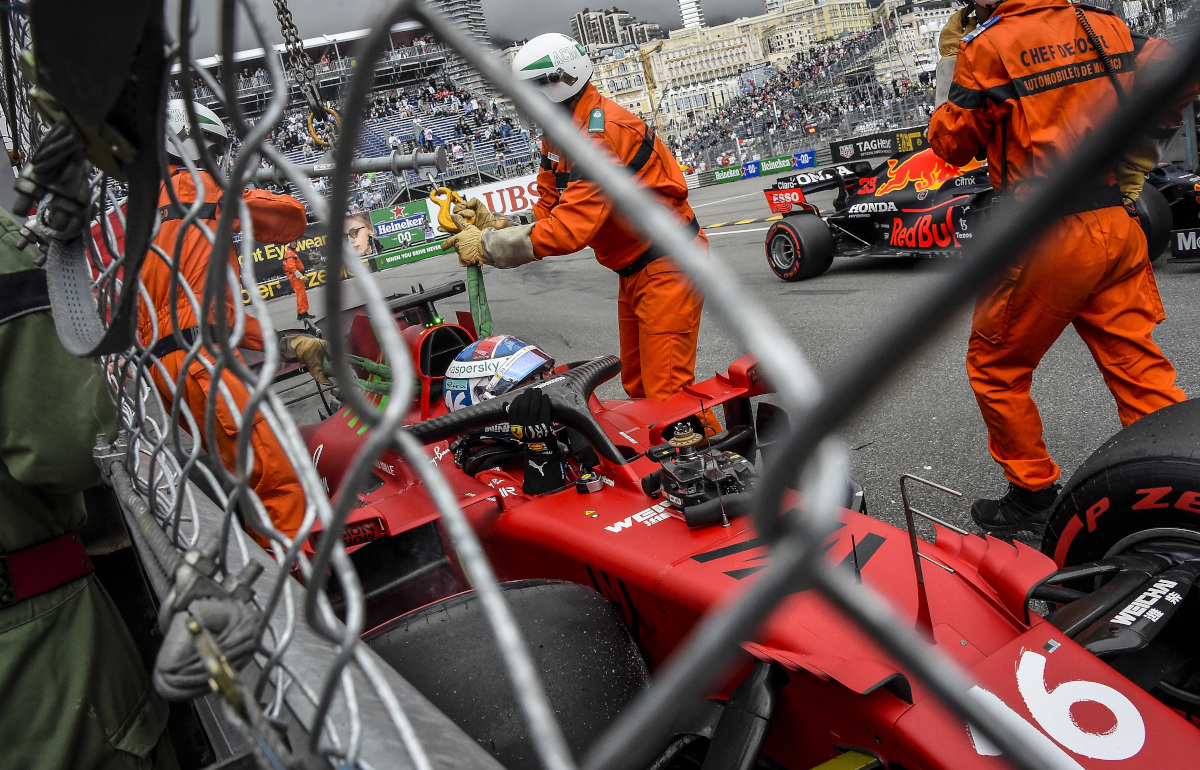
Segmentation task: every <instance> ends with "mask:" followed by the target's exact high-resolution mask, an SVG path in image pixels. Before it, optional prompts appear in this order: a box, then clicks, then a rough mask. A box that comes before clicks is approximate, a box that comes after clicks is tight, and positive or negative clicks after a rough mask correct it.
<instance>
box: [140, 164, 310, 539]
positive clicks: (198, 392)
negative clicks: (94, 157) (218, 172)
mask: <svg viewBox="0 0 1200 770" xmlns="http://www.w3.org/2000/svg"><path fill="white" fill-rule="evenodd" d="M201 177H202V181H203V182H204V200H205V201H206V202H207V203H211V204H216V203H217V202H218V201H219V200H220V198H221V189H220V188H219V187H217V185H216V182H215V181H214V180H213V179H212V177H211V176H209V175H208V173H207V172H201ZM170 184H171V185H172V186H173V187H174V188H175V193H176V195H177V196H178V197H179V200H180V201H181V202H183V203H184V204H185V205H187V204H188V203H192V202H194V201H195V200H196V186H195V182H194V180H193V177H192V176H191V174H189V173H188V172H187V171H186V170H184V169H179V170H177V171H175V172H174V173H173V174H172V176H171V179H170ZM243 198H244V199H245V201H246V204H247V206H248V207H249V209H250V216H251V218H252V222H253V225H254V237H255V239H256V240H259V241H263V242H266V243H286V242H288V241H290V240H293V239H295V238H299V237H300V236H302V235H303V234H304V227H305V218H304V205H303V204H301V203H300V202H299V201H297V200H296V199H295V198H291V197H288V196H285V195H274V194H272V193H268V192H266V191H263V190H252V191H249V192H245V193H243ZM158 205H159V207H160V211H161V212H164V213H165V215H166V217H167V218H166V220H165V221H163V222H162V224H161V226H160V227H159V231H158V235H157V237H156V238H155V239H154V244H155V245H156V246H158V247H159V248H161V249H162V250H163V251H164V252H165V253H166V254H168V255H171V254H176V253H178V260H179V279H180V281H186V282H187V285H188V286H190V287H191V289H192V292H193V293H194V294H195V296H196V300H197V301H198V302H200V301H202V297H203V292H204V283H205V280H206V275H207V271H208V263H209V257H210V255H211V252H212V248H211V244H210V243H209V241H208V240H207V239H206V238H205V237H204V235H203V234H202V233H201V232H200V230H199V228H197V227H189V228H188V229H187V232H186V233H184V235H183V242H182V246H181V247H180V248H179V250H178V252H176V239H177V238H178V237H179V228H180V224H181V221H180V220H179V219H173V218H170V217H172V216H173V213H172V212H173V208H172V207H170V198H169V197H168V193H167V190H166V189H165V186H164V188H163V189H162V191H161V192H160V193H159V199H158ZM218 216H219V208H218V207H217V206H215V205H214V206H212V207H210V209H209V210H207V211H202V212H201V218H202V219H203V220H205V222H206V224H207V225H208V227H209V228H211V229H212V230H214V231H215V230H216V228H217V223H216V219H217V217H218ZM228 259H229V264H230V265H231V266H232V267H233V268H234V270H237V268H238V262H237V257H236V256H235V255H234V253H233V252H232V251H230V253H229V255H228ZM141 280H142V283H143V284H144V285H145V287H146V290H147V292H149V294H150V300H151V302H152V303H153V306H152V307H146V305H145V304H144V303H143V304H141V305H140V306H139V313H138V338H139V340H140V341H141V343H142V344H143V345H147V346H152V345H153V344H154V334H153V326H152V324H153V323H156V324H157V326H158V339H159V340H164V341H165V340H167V339H168V338H169V337H171V336H172V334H171V333H172V331H174V330H175V328H176V327H175V326H174V325H173V323H172V320H171V308H172V306H174V308H175V311H176V312H177V314H178V318H179V329H180V330H186V329H195V328H196V327H197V326H198V324H199V321H198V319H197V317H196V313H195V310H194V308H193V306H192V303H191V302H190V301H189V300H188V298H187V295H186V294H185V293H184V291H183V290H182V289H181V288H180V287H179V286H176V287H175V289H174V292H172V287H171V269H170V265H168V264H167V263H166V262H165V261H164V260H163V259H162V258H161V257H160V256H159V255H158V254H157V253H155V252H154V251H153V250H152V251H151V252H150V253H149V254H148V255H147V257H146V261H145V263H144V264H143V266H142V273H141ZM239 299H240V298H239ZM234 301H235V299H234V295H233V292H232V291H231V290H229V289H226V294H225V299H224V308H223V310H224V312H225V320H226V322H227V323H228V324H230V326H231V327H232V324H233V319H234V304H233V303H234ZM213 321H214V316H213V314H212V312H211V311H210V313H209V315H208V318H207V319H206V323H212V322H213ZM240 344H241V347H244V348H248V349H252V350H261V349H262V330H261V328H260V327H259V325H258V321H256V320H255V319H254V318H251V317H246V332H245V336H244V338H243V339H242V342H241V343H240ZM200 355H201V356H204V358H205V359H206V360H208V361H211V360H212V359H211V357H209V356H208V354H207V353H205V352H203V350H202V351H201V353H200ZM185 356H186V351H185V350H176V351H174V352H168V353H165V354H164V355H162V356H161V358H160V360H161V362H162V365H163V367H165V369H166V371H167V373H168V376H169V379H165V378H164V377H163V375H162V373H161V372H160V371H159V370H158V369H157V368H155V369H154V370H153V377H154V382H155V385H156V386H157V387H158V390H159V393H160V394H162V397H163V400H164V401H165V402H166V404H167V406H168V407H169V406H170V405H171V402H172V400H173V395H172V394H173V392H174V389H175V382H176V381H177V379H178V375H179V368H180V366H181V365H182V364H183V360H184V358H185ZM221 382H222V383H223V384H224V385H225V386H226V387H228V388H229V393H230V395H231V396H232V400H233V404H232V405H231V404H230V403H229V402H228V401H227V400H226V399H225V397H224V396H223V395H222V394H220V393H219V392H218V394H217V395H216V409H215V415H214V417H215V422H216V430H215V434H216V436H215V438H216V443H217V446H216V447H215V449H216V452H217V454H218V455H220V457H221V461H222V463H224V465H225V467H226V468H227V469H229V471H230V473H233V472H234V468H235V467H236V464H235V463H236V458H237V438H238V427H237V423H238V420H239V419H240V418H241V414H242V412H243V410H244V409H245V405H246V403H247V401H248V400H249V392H248V391H247V390H246V387H245V386H244V385H243V384H242V382H241V381H240V380H239V379H238V378H237V377H234V376H233V375H232V374H230V373H229V371H228V370H224V371H223V372H222V374H221ZM211 391H212V378H211V376H210V374H209V371H208V369H206V368H205V366H204V364H202V363H201V362H200V361H198V360H194V361H193V362H192V364H191V365H190V366H189V367H188V371H187V374H186V376H185V377H184V381H183V393H182V398H183V402H184V404H185V405H186V406H187V408H188V409H189V410H190V411H191V413H192V416H193V417H194V418H195V420H196V422H197V424H198V425H199V427H200V435H201V440H202V443H203V445H204V448H205V450H206V451H208V452H210V453H211V452H212V451H213V449H214V447H211V446H209V443H208V435H207V431H206V429H205V423H206V421H207V415H208V403H209V394H210V392H211ZM180 421H181V424H182V425H183V426H184V427H185V428H186V427H187V423H186V421H184V420H183V419H182V418H181V420H180ZM251 430H252V434H251V438H250V449H251V452H252V453H253V455H254V465H253V470H252V472H251V474H250V479H249V481H250V487H251V488H252V489H253V490H254V492H255V493H256V494H257V495H258V497H259V499H260V500H261V501H262V503H263V505H264V506H265V507H266V509H267V512H268V514H269V515H270V517H271V521H272V522H273V523H274V525H275V527H276V529H278V530H279V531H280V532H282V533H284V534H285V535H288V536H291V535H293V534H295V532H296V530H298V529H299V527H300V524H301V522H302V521H303V519H304V507H305V501H304V492H303V490H302V489H301V488H300V482H299V480H298V479H297V478H296V472H295V470H294V469H293V468H292V465H291V462H290V461H289V460H288V458H287V455H286V454H284V451H283V447H282V446H280V444H279V440H278V439H277V438H276V437H275V434H274V433H273V432H272V431H271V429H270V428H269V427H268V426H267V423H266V419H265V418H264V417H263V415H262V413H257V414H255V416H254V422H253V426H252V428H251ZM256 539H258V540H259V542H261V543H263V544H264V545H265V544H266V543H265V541H264V540H263V539H262V538H259V537H256Z"/></svg>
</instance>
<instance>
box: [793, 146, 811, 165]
mask: <svg viewBox="0 0 1200 770" xmlns="http://www.w3.org/2000/svg"><path fill="white" fill-rule="evenodd" d="M815 165H817V153H816V151H815V150H805V151H804V152H797V153H793V155H792V168H812V167H813V166H815Z"/></svg>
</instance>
